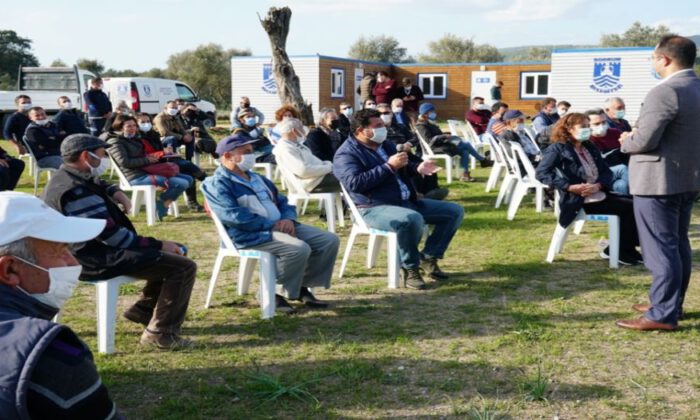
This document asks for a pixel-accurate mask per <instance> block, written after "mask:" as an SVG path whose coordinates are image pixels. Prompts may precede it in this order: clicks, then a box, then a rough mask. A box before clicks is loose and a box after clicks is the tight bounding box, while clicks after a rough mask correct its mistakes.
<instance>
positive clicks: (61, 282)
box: [15, 257, 83, 309]
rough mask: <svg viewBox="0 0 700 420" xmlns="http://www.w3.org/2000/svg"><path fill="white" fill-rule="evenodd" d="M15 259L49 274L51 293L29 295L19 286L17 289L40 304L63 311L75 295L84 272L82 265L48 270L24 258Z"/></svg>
mask: <svg viewBox="0 0 700 420" xmlns="http://www.w3.org/2000/svg"><path fill="white" fill-rule="evenodd" d="M15 258H17V259H18V260H20V261H22V262H24V263H25V264H29V265H31V266H32V267H34V268H37V269H39V270H42V271H46V272H47V273H49V291H48V292H46V293H29V292H27V291H26V290H24V289H22V288H21V287H19V286H17V288H18V289H20V290H21V291H23V292H24V293H26V294H28V295H29V296H31V297H33V298H34V299H36V300H38V301H39V302H41V303H43V304H45V305H48V306H51V307H52V308H56V309H61V308H62V307H63V304H65V303H66V301H67V300H68V298H69V297H71V296H72V295H73V290H74V289H75V287H76V286H77V285H78V281H79V280H80V272H81V271H82V270H83V266H82V265H71V266H68V267H53V268H49V269H46V268H44V267H40V266H38V265H36V264H34V263H30V262H29V261H27V260H25V259H24V258H20V257H15Z"/></svg>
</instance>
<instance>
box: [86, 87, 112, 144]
mask: <svg viewBox="0 0 700 420" xmlns="http://www.w3.org/2000/svg"><path fill="white" fill-rule="evenodd" d="M83 99H84V100H85V105H86V106H87V109H88V120H89V121H90V133H91V134H92V135H93V136H98V135H99V134H100V133H101V132H102V130H103V129H104V127H105V121H106V120H107V118H109V117H110V116H111V115H112V102H110V100H109V97H107V95H106V94H105V93H104V92H103V91H102V78H101V77H96V78H94V79H92V80H90V89H88V91H87V92H85V93H84V94H83ZM107 129H108V130H109V127H107Z"/></svg>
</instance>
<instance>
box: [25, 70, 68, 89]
mask: <svg viewBox="0 0 700 420" xmlns="http://www.w3.org/2000/svg"><path fill="white" fill-rule="evenodd" d="M20 83H21V84H20V87H19V89H20V90H64V91H70V92H75V91H77V90H78V81H77V80H76V78H75V73H74V72H72V71H70V72H65V73H55V72H46V73H39V72H31V73H23V74H22V80H21V82H20Z"/></svg>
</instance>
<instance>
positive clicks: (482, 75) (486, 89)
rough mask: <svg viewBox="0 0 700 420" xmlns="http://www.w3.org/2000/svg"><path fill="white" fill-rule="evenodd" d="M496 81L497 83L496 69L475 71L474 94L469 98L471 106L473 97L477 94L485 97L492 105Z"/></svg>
mask: <svg viewBox="0 0 700 420" xmlns="http://www.w3.org/2000/svg"><path fill="white" fill-rule="evenodd" d="M494 83H496V72H495V71H473V72H472V94H471V97H470V98H469V105H468V106H470V107H471V98H473V97H475V96H481V97H482V98H484V102H486V103H487V104H489V105H491V104H492V103H493V101H492V100H491V88H492V87H493V85H494Z"/></svg>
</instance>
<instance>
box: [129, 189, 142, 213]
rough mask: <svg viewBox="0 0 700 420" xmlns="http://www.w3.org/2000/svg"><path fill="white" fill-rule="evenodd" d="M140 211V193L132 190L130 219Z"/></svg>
mask: <svg viewBox="0 0 700 420" xmlns="http://www.w3.org/2000/svg"><path fill="white" fill-rule="evenodd" d="M140 210H141V191H139V190H133V191H132V192H131V212H130V215H131V217H136V216H138V214H139V211H140Z"/></svg>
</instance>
